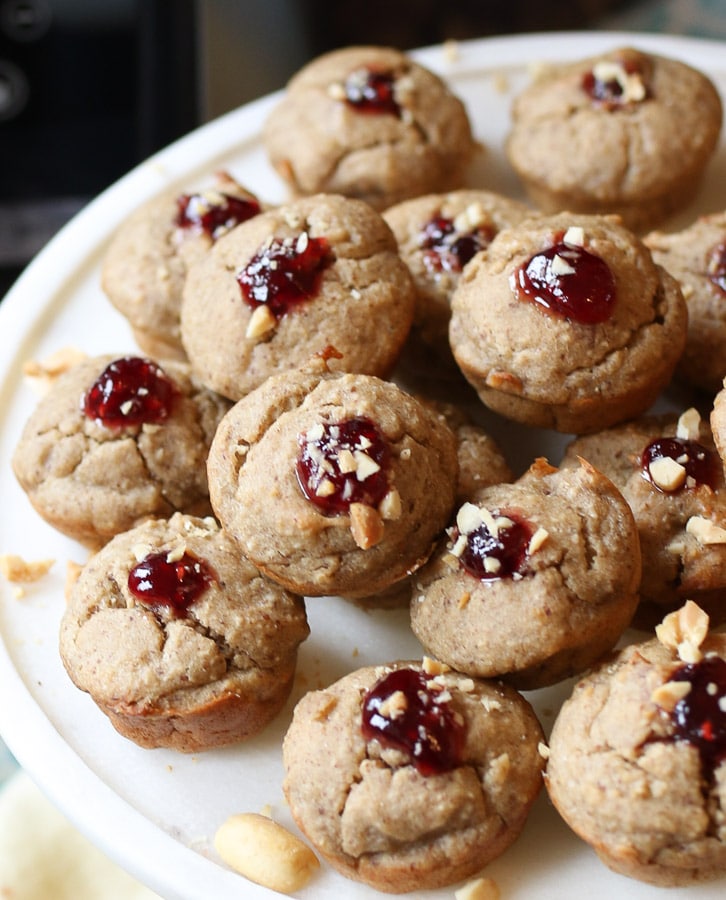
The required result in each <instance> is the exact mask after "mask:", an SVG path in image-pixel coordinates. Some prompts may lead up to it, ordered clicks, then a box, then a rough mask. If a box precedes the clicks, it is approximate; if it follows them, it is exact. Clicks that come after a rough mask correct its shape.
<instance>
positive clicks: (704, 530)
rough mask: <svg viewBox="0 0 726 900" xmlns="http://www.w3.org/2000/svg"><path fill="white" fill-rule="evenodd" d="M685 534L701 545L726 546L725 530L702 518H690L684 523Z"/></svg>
mask: <svg viewBox="0 0 726 900" xmlns="http://www.w3.org/2000/svg"><path fill="white" fill-rule="evenodd" d="M686 532H687V533H688V534H692V535H693V536H694V537H695V538H696V540H698V541H700V543H702V544H726V528H722V527H721V526H720V525H716V524H714V523H713V522H712V521H711V520H710V519H706V518H705V517H704V516H691V518H690V519H689V520H688V521H687V522H686Z"/></svg>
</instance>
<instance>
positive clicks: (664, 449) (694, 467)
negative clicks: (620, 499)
mask: <svg viewBox="0 0 726 900" xmlns="http://www.w3.org/2000/svg"><path fill="white" fill-rule="evenodd" d="M665 458H668V459H672V460H674V461H675V462H677V463H678V464H679V465H681V466H683V468H684V469H685V479H684V480H683V481H682V482H681V483H679V484H678V485H677V487H675V488H674V489H673V490H672V491H668V490H666V489H665V488H664V487H663V485H662V484H659V483H657V482H656V481H655V480H654V479H653V476H652V474H651V466H652V465H653V463H654V462H656V461H657V460H659V459H665ZM640 467H641V471H642V473H643V477H644V478H645V479H646V480H647V481H650V482H651V484H652V485H653V486H654V487H655V488H657V489H658V490H659V491H663V492H664V493H675V492H676V491H678V490H681V489H682V488H685V487H698V486H699V485H705V486H707V487H710V488H712V489H715V488H716V486H717V484H718V479H719V471H720V467H721V466H720V462H719V461H718V457H717V455H716V454H715V453H714V452H713V451H711V450H709V449H708V447H704V446H703V444H699V443H698V441H693V440H687V439H686V438H678V437H662V438H656V440H654V441H651V442H650V443H649V444H648V445H647V446H646V448H645V449H644V450H643V453H642V456H641V460H640Z"/></svg>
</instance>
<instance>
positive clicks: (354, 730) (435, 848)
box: [283, 659, 543, 893]
mask: <svg viewBox="0 0 726 900" xmlns="http://www.w3.org/2000/svg"><path fill="white" fill-rule="evenodd" d="M541 741H542V731H541V728H540V725H539V723H538V721H537V719H536V718H535V715H534V713H533V711H532V709H531V707H530V706H529V704H528V703H527V702H526V701H525V700H524V698H522V697H521V696H520V695H519V694H517V693H516V692H515V691H513V690H512V689H510V688H507V687H506V686H504V685H502V684H498V683H494V682H486V681H475V680H474V679H472V678H468V677H465V676H463V675H460V674H459V673H457V672H451V671H449V670H447V669H446V667H444V666H440V665H437V664H435V663H434V662H433V661H432V660H426V659H424V661H423V664H422V663H416V662H404V661H400V662H395V663H392V664H391V665H388V666H371V667H368V668H364V669H359V670H358V671H355V672H351V673H350V674H348V675H346V676H345V677H344V678H341V679H340V680H339V681H337V682H336V683H335V684H332V685H331V686H330V687H328V688H326V689H325V690H320V691H312V692H310V693H308V694H306V695H305V696H304V697H303V698H302V700H300V702H299V703H298V704H297V707H296V708H295V713H294V716H293V720H292V723H291V725H290V727H289V729H288V732H287V735H286V736H285V741H284V744H283V762H284V765H285V770H286V776H285V781H284V790H285V795H286V797H287V800H288V803H289V806H290V811H291V812H292V815H293V817H294V818H295V820H296V822H297V824H298V825H299V827H300V828H301V830H302V831H303V832H304V833H305V834H306V835H307V837H308V838H309V839H310V841H311V842H312V843H313V845H314V846H315V847H316V849H317V850H318V851H319V852H320V854H321V855H322V856H323V857H324V858H325V859H326V860H327V861H328V862H329V863H330V865H331V866H333V867H334V868H335V869H336V870H338V871H339V872H341V873H342V874H343V875H345V876H346V877H348V878H351V879H354V880H356V881H362V882H364V883H365V884H368V885H370V886H371V887H373V888H375V889H376V890H379V891H387V892H391V893H406V892H408V891H416V892H420V891H423V890H427V889H429V888H435V887H442V886H444V885H449V884H453V883H455V882H457V881H460V880H462V879H464V878H468V877H469V876H471V875H473V874H475V873H477V872H479V871H480V870H481V869H482V867H483V866H485V865H487V863H489V862H490V861H491V860H493V859H494V858H495V857H497V856H499V855H500V854H501V853H503V852H504V851H505V850H506V849H507V847H508V846H510V845H511V844H512V843H513V841H514V840H516V838H517V837H518V835H519V833H520V832H521V830H522V828H523V827H524V824H525V821H526V818H527V814H528V812H529V809H530V807H531V805H532V803H533V802H534V800H535V798H536V796H537V795H538V793H539V791H540V788H541V784H542V776H541V769H542V764H543V763H542V759H541V757H540V752H539V751H540V747H541Z"/></svg>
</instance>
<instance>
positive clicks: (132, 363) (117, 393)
mask: <svg viewBox="0 0 726 900" xmlns="http://www.w3.org/2000/svg"><path fill="white" fill-rule="evenodd" d="M176 396H177V388H176V386H175V384H174V382H173V381H172V380H171V379H170V378H169V377H168V376H167V375H166V374H165V372H164V371H163V369H162V368H161V367H160V366H158V365H157V364H156V363H154V362H152V361H151V360H149V359H142V358H141V357H138V356H124V357H122V358H121V359H116V360H114V361H113V362H112V363H109V365H108V366H106V368H105V369H104V370H103V372H101V374H100V375H99V376H98V378H97V379H96V381H95V382H94V383H93V384H92V385H91V387H90V388H89V389H88V391H87V392H86V393H85V395H84V397H83V399H82V408H83V412H84V413H85V415H86V416H87V417H88V418H89V419H94V420H95V421H97V422H99V423H100V424H101V425H105V426H106V427H107V428H123V427H124V426H134V425H143V424H144V423H149V424H152V423H157V422H163V421H164V419H166V418H167V417H168V416H169V415H170V414H171V411H172V407H173V405H174V399H175V398H176Z"/></svg>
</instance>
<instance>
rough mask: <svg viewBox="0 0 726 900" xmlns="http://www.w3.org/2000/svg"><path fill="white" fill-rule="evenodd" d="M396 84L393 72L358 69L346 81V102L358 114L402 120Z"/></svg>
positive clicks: (344, 87)
mask: <svg viewBox="0 0 726 900" xmlns="http://www.w3.org/2000/svg"><path fill="white" fill-rule="evenodd" d="M395 83H396V82H395V78H394V76H393V73H392V72H389V71H385V70H378V69H368V68H365V67H362V68H360V69H356V70H355V71H353V72H351V73H350V74H349V75H348V77H347V78H346V79H345V83H344V85H343V92H344V95H345V102H346V103H347V104H348V106H351V107H352V108H353V109H355V110H356V111H357V112H361V113H368V114H373V115H391V116H396V117H398V118H400V116H401V107H400V106H399V105H398V102H397V101H396V91H395Z"/></svg>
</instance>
